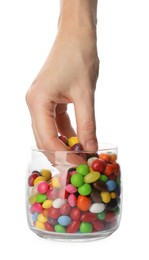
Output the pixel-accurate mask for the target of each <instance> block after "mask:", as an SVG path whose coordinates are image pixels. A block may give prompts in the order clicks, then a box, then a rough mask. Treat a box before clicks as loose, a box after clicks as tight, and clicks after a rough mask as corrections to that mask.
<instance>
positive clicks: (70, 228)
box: [66, 220, 80, 233]
mask: <svg viewBox="0 0 149 260" xmlns="http://www.w3.org/2000/svg"><path fill="white" fill-rule="evenodd" d="M79 227H80V221H79V220H73V221H72V222H71V223H70V225H69V226H68V227H67V229H66V232H67V233H76V232H77V231H78V229H79Z"/></svg>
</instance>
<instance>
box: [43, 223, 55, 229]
mask: <svg viewBox="0 0 149 260" xmlns="http://www.w3.org/2000/svg"><path fill="white" fill-rule="evenodd" d="M44 225H45V229H46V230H47V231H54V228H53V227H52V225H50V224H49V223H48V222H46V223H45V224H44Z"/></svg>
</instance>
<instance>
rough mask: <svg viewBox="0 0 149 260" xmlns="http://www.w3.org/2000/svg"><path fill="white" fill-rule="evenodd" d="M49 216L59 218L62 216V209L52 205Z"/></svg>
mask: <svg viewBox="0 0 149 260" xmlns="http://www.w3.org/2000/svg"><path fill="white" fill-rule="evenodd" d="M48 216H49V217H50V218H53V219H57V218H58V217H59V216H60V209H57V208H54V207H51V208H49V210H48Z"/></svg>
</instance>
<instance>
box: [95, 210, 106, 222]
mask: <svg viewBox="0 0 149 260" xmlns="http://www.w3.org/2000/svg"><path fill="white" fill-rule="evenodd" d="M105 216H106V213H105V211H103V212H101V213H98V214H97V218H98V219H100V220H104V219H105Z"/></svg>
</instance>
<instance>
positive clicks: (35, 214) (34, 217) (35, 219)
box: [32, 212, 39, 222]
mask: <svg viewBox="0 0 149 260" xmlns="http://www.w3.org/2000/svg"><path fill="white" fill-rule="evenodd" d="M38 215H39V213H38V212H35V213H34V214H33V215H32V220H33V222H36V221H37V219H38Z"/></svg>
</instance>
